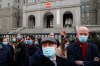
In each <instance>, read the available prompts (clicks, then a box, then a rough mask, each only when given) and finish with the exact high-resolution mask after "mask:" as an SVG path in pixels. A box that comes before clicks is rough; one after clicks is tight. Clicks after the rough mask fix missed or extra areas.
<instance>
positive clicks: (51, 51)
mask: <svg viewBox="0 0 100 66" xmlns="http://www.w3.org/2000/svg"><path fill="white" fill-rule="evenodd" d="M42 50H43V55H44V56H45V57H47V58H51V57H53V56H55V54H56V51H55V48H54V47H46V48H43V49H42Z"/></svg>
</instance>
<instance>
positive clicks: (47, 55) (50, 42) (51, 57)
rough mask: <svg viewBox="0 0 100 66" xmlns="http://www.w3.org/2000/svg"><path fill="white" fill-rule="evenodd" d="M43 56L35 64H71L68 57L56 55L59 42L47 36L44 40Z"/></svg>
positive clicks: (42, 65) (63, 65)
mask: <svg viewBox="0 0 100 66" xmlns="http://www.w3.org/2000/svg"><path fill="white" fill-rule="evenodd" d="M41 44H42V51H43V56H42V57H41V58H40V59H39V60H38V61H37V62H36V63H35V64H33V66H69V65H68V62H67V60H66V59H64V58H61V57H58V56H56V55H55V54H56V48H57V42H56V40H55V39H54V38H51V37H47V38H45V39H44V40H42V43H41Z"/></svg>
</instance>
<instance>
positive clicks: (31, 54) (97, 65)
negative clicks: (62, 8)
mask: <svg viewBox="0 0 100 66" xmlns="http://www.w3.org/2000/svg"><path fill="white" fill-rule="evenodd" d="M60 35H61V42H60V41H59V40H58V39H55V38H54V36H55V35H54V33H50V35H49V36H48V37H46V38H41V36H38V37H35V36H33V35H26V36H22V35H21V34H17V35H14V36H13V37H12V40H9V35H6V37H2V39H0V66H100V44H99V43H100V39H99V37H98V36H97V34H96V32H94V31H93V32H89V29H88V28H87V27H84V26H81V27H79V29H78V30H77V33H76V37H75V40H73V41H71V40H70V38H69V36H66V32H65V31H61V32H60Z"/></svg>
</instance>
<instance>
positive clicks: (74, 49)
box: [67, 42, 100, 66]
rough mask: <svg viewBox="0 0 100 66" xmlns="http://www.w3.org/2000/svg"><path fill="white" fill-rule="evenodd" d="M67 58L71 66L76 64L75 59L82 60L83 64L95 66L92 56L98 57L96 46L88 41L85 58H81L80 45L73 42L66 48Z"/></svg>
mask: <svg viewBox="0 0 100 66" xmlns="http://www.w3.org/2000/svg"><path fill="white" fill-rule="evenodd" d="M67 55H68V56H67V60H68V61H69V62H70V65H71V66H78V65H76V64H75V61H76V60H80V61H83V63H84V66H95V65H96V66H97V64H96V63H95V62H94V61H93V60H94V57H99V53H98V51H97V47H96V45H94V44H91V43H88V45H87V49H86V58H85V59H84V60H83V57H82V51H81V46H80V45H78V44H77V42H74V43H73V44H71V45H70V46H68V48H67ZM97 63H100V62H97Z"/></svg>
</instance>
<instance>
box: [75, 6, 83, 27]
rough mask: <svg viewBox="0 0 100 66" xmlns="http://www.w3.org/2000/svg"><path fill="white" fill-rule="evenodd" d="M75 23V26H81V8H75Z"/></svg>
mask: <svg viewBox="0 0 100 66" xmlns="http://www.w3.org/2000/svg"><path fill="white" fill-rule="evenodd" d="M73 17H74V21H75V22H73V23H75V26H76V25H77V26H79V25H81V12H80V7H75V14H74V16H73Z"/></svg>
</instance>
